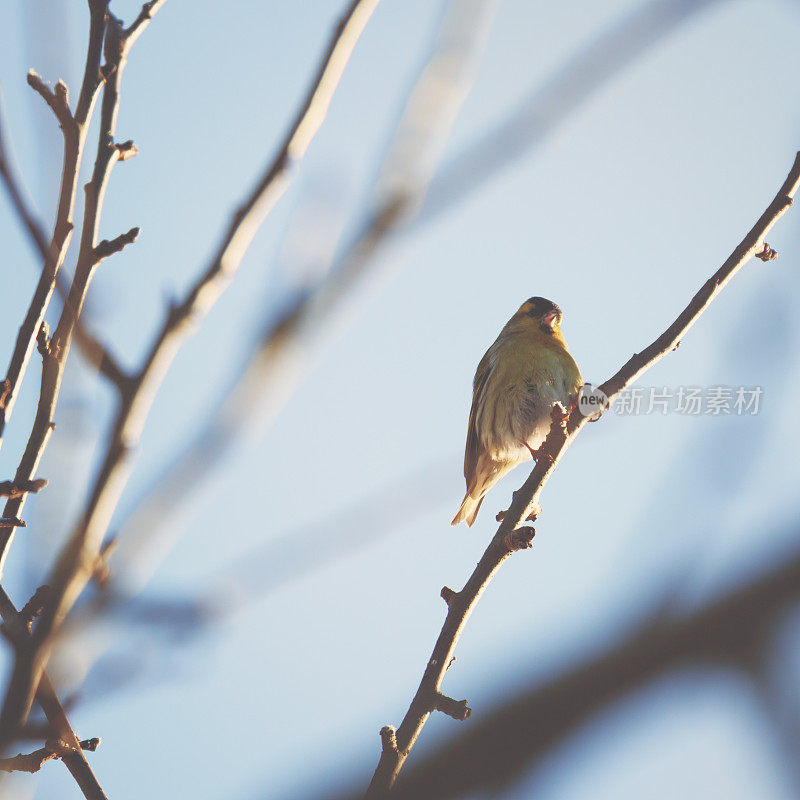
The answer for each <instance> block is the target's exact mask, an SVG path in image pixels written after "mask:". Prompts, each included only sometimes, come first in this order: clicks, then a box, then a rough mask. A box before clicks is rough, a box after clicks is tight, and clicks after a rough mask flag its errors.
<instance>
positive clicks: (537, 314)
mask: <svg viewBox="0 0 800 800" xmlns="http://www.w3.org/2000/svg"><path fill="white" fill-rule="evenodd" d="M517 314H524V315H526V316H528V317H532V318H533V319H535V320H538V322H539V323H540V324H541V326H542V328H544V329H545V330H552V329H553V328H554V327H555V326H557V325H560V324H561V317H562V314H561V309H560V308H559V307H558V306H557V305H556V304H555V303H554V302H553V301H552V300H547V299H546V298H544V297H529V298H528V299H527V300H526V301H525V302H524V303H523V304H522V306H521V307H520V309H519V311H518V312H517Z"/></svg>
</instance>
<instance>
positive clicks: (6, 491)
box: [0, 478, 47, 497]
mask: <svg viewBox="0 0 800 800" xmlns="http://www.w3.org/2000/svg"><path fill="white" fill-rule="evenodd" d="M45 486H47V481H46V480H45V479H44V478H36V479H35V480H32V481H21V482H20V483H15V482H14V481H0V497H22V495H23V494H25V493H26V492H32V493H33V494H36V493H37V492H40V491H41V490H42V489H44V487H45Z"/></svg>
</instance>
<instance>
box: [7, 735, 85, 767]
mask: <svg viewBox="0 0 800 800" xmlns="http://www.w3.org/2000/svg"><path fill="white" fill-rule="evenodd" d="M78 744H80V746H81V750H89V751H90V752H92V753H93V752H94V751H95V750H97V747H98V745H99V744H100V739H99V738H95V739H82V740H81V741H80V742H78ZM70 752H72V748H71V747H68V746H67V745H65V744H64V742H61V741H58V740H50V741H48V742H47V744H45V746H44V747H40V748H39V749H38V750H34V751H33V752H32V753H26V754H24V755H23V754H22V753H19V755H16V756H12V757H11V758H0V770H1V771H3V772H38V771H39V770H40V769H41V768H42V767H43V766H44V765H45V764H46V763H47V762H48V761H52V760H53V759H54V758H64V757H65V756H66V755H67V754H68V753H70Z"/></svg>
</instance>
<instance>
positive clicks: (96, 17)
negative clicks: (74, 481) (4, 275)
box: [0, 0, 131, 797]
mask: <svg viewBox="0 0 800 800" xmlns="http://www.w3.org/2000/svg"><path fill="white" fill-rule="evenodd" d="M89 7H90V21H91V22H90V41H89V50H88V55H87V63H86V70H85V73H84V83H83V86H82V88H81V98H80V99H79V102H78V109H77V111H76V115H75V121H76V125H77V135H76V136H75V137H69V136H67V131H66V130H65V162H64V163H65V168H64V181H62V195H61V201H60V204H59V212H58V216H57V223H56V229H57V231H58V229H59V223H58V220H60V219H61V218H62V216H63V217H65V218H66V219H69V218H70V217H71V214H72V208H73V205H74V194H75V186H76V181H77V173H78V168H79V164H80V155H81V153H82V147H83V142H84V139H85V133H86V129H87V127H88V119H89V115H90V112H91V109H92V107H93V103H94V98H95V97H96V93H97V89H98V88H99V86H100V85H103V87H104V89H103V102H102V109H101V119H100V134H99V141H98V147H97V157H96V159H95V165H94V170H93V173H92V179H91V180H90V181H89V183H88V184H87V185H86V202H85V205H84V216H83V226H82V232H81V241H80V247H79V252H78V260H77V265H76V269H75V277H74V279H73V281H72V286H71V287H70V291H69V295H68V297H67V299H66V302H65V303H64V307H63V309H62V312H61V316H60V318H59V322H58V325H57V326H56V329H55V332H54V333H53V337H52V340H51V342H50V347H49V348H48V351H49V352H48V353H47V355H45V356H44V358H43V369H42V380H41V392H40V397H39V403H38V407H37V410H36V417H35V419H34V423H33V428H32V430H31V434H30V437H29V439H28V444H27V446H26V448H25V452H24V454H23V456H22V460H21V462H20V465H19V467H18V468H17V473H16V475H15V477H14V482H15V483H19V482H21V481H25V480H31V479H32V478H33V475H34V473H35V470H36V468H37V466H38V463H39V461H40V459H41V457H42V455H43V453H44V450H45V448H46V446H47V441H48V439H49V437H50V434H51V433H52V430H53V428H54V422H53V414H54V412H55V408H56V404H57V401H58V395H59V391H60V388H61V379H62V376H63V371H64V367H65V364H66V360H67V357H68V354H69V349H70V344H71V341H72V337H73V335H74V334H75V330H76V327H77V320H78V317H79V316H80V313H81V309H82V307H83V302H84V300H85V297H86V292H87V290H88V287H89V283H90V281H91V278H92V276H93V274H94V269H95V267H96V265H97V261H96V259H95V247H96V242H97V231H98V227H99V222H100V213H101V210H102V205H103V199H104V196H105V191H106V187H107V185H108V178H109V176H110V174H111V170H112V168H113V166H114V164H115V163H116V161H117V160H118V159H119V156H120V153H119V151H118V150H117V149H116V148H115V146H114V144H113V137H114V130H115V126H116V119H117V109H118V106H119V90H120V84H121V77H122V71H123V67H124V65H125V60H126V57H127V54H128V52H129V50H130V44H131V42H128V41H127V40H126V39H124V37H123V38H122V39H121V40H120V30H121V25H120V24H119V22H118V20H116V19H115V18H114V17H113V16H112V15H110V14H109V15H108V16H106V15H107V8H108V2H107V0H102V2H101V0H90V3H89ZM104 39H105V45H106V47H105V55H106V58H107V59H110V60H109V63H107V64H106V68H105V70H104V71H103V72H102V73H101V71H100V66H99V60H100V57H101V52H102V50H103V40H104ZM104 75H106V76H108V77H107V78H106V79H104V78H103V76H104ZM56 238H57V234H56V236H54V240H55V239H56ZM59 241H60V240H59ZM63 244H64V246H63V248H62V250H63V252H60V255H59V259H58V260H56V262H55V263H54V264H53V269H54V270H55V271H53V269H50V268H49V267H50V262H48V264H47V265H46V268H45V270H43V273H42V280H40V284H39V287H37V297H38V293H39V290H40V289H41V290H42V292H43V295H44V299H43V300H42V301H41V302H38V300H37V297H35V298H34V302H32V304H31V311H30V312H29V317H33V316H34V315H35V316H36V326H35V328H34V330H33V337H32V340H31V341H33V340H35V338H36V335H37V333H38V330H39V326H40V324H41V318H42V317H43V314H44V308H45V307H46V305H47V301H49V299H50V297H51V295H52V292H53V288H54V286H55V279H56V274H57V267H58V265H59V264H60V260H63V255H64V254H65V252H66V240H65V241H64V243H63ZM53 251H54V248H53V247H51V252H53ZM45 278H47V280H44V279H45ZM28 323H29V320H28V319H26V325H27V324H28ZM21 336H22V331H21ZM30 346H32V344H31V345H30ZM30 346H29V349H30ZM25 360H27V358H26V359H25ZM11 383H12V386H13V385H14V381H12V382H11ZM24 500H25V496H24V495H23V496H22V497H18V498H10V499H9V500H8V502H7V503H6V509H5V512H4V517H11V518H16V517H18V514H19V510H20V509H21V508H22V505H23V503H24ZM13 530H14V528H13V527H0V577H1V576H2V567H3V564H4V563H5V559H6V556H7V554H8V550H9V546H10V544H11V540H12V536H13ZM54 596H55V597H58V590H57V589H54ZM6 610H7V611H8V613H10V614H12V615H13V614H14V609H13V605H11V606H10V608H7V609H6ZM47 612H48V609H45V611H44V613H43V614H42V617H41V618H40V623H41V622H42V621H44V620H47V617H48V614H47ZM39 627H40V625H37V627H36V629H35V631H38V629H39ZM35 631H34V635H33V636H32V637H30V641H28V642H27V643H26V645H25V646H24V647H23V646H18V647H17V649H16V651H15V658H14V663H15V667H14V671H13V673H12V676H11V679H10V681H9V683H8V686H7V690H6V696H5V701H4V703H3V707H2V711H0V749H2V748H3V747H5V746H7V745H8V743H9V742H10V741H12V740H13V738H14V736H15V735H16V731H17V730H18V729H19V727H20V725H21V724H23V723H24V722H25V720H26V719H27V715H28V712H29V710H30V706H31V702H32V701H33V698H34V695H36V694H37V689H38V687H40V680H41V681H44V680H45V676H44V663H43V662H44V660H45V659H46V656H45V654H44V650H45V649H49V647H50V645H51V642H48V643H47V648H43V647H42V645H41V642H39V641H37V640H36V638H35ZM45 638H46V637H45ZM43 656H45V658H43ZM51 710H52V709H51ZM70 731H71V729H70ZM62 738H63V737H62ZM65 762H66V763H67V764H68V766H69V763H70V762H69V760H68V759H65ZM78 767H79V768H80V769H83V767H82V765H78ZM92 779H93V776H92ZM76 780H78V781H79V784H81V780H79V779H78V777H77V776H76ZM82 780H83V783H82V784H81V785H82V788H83V787H84V784H86V785H88V784H90V783H92V781H91V780H89V779H88V778H87V776H86V775H83V779H82ZM88 788H89V789H90V791H91V792H92V796H95V797H98V796H102V790H101V789H100V787H99V786H97V785H96V781H94V785H92V786H89V787H88ZM98 793H99V794H98ZM87 796H89V795H87Z"/></svg>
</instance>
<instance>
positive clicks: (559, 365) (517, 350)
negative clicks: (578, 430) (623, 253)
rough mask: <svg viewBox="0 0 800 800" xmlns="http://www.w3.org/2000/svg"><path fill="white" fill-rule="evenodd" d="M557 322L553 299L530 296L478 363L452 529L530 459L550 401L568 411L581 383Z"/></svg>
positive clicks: (543, 432) (546, 424)
mask: <svg viewBox="0 0 800 800" xmlns="http://www.w3.org/2000/svg"><path fill="white" fill-rule="evenodd" d="M561 320H562V313H561V309H560V308H559V307H558V306H557V305H556V304H555V303H554V302H552V301H551V300H546V299H545V298H544V297H531V298H529V299H528V300H526V301H525V302H524V303H523V304H522V305H521V306H520V307H519V309H518V310H517V312H516V313H515V314H514V316H513V317H511V319H510V320H509V321H508V322H507V323H506V324H505V326H504V327H503V330H502V331H500V335H499V336H498V337H497V339H495V341H494V344H492V346H491V347H490V348H489V349H488V350H487V351H486V353H485V354H484V356H483V358H482V359H481V360H480V363H479V364H478V369H477V370H476V372H475V380H474V381H473V385H472V408H471V409H470V412H469V424H468V427H467V446H466V452H465V454H464V477H465V478H466V481H467V493H466V495H465V496H464V500H463V502H462V503H461V507H460V508H459V509H458V512H457V513H456V515H455V517H453V521H452V522H451V523H450V524H451V525H458V524H459V523H460V522H466V523H467V525H468V526H470V527H471V526H472V524H473V523H474V522H475V518H476V517H477V515H478V510H479V509H480V507H481V503H482V502H483V498H484V497H485V495H486V493H487V492H488V491H489V489H491V488H492V486H494V485H495V484H496V483H497V482H498V481H499V480H500V479H501V478H502V477H503V476H504V475H506V474H507V473H508V472H509V471H511V470H512V469H513V468H514V467H516V466H517V465H518V464H520V463H522V462H523V461H526V460H528V459H531V458H534V459H535V458H536V457H537V450H538V448H539V447H540V446H541V445H542V442H544V440H545V438H546V437H547V433H548V431H549V430H550V424H551V415H552V410H553V407H554V406H555V405H556V403H560V404H561V405H562V406H564V408H565V409H569V408H571V407H572V405H573V404H574V403H575V402H576V401H577V399H578V395H579V392H580V387H581V385H582V384H583V380H582V378H581V373H580V370H579V369H578V365H577V364H576V363H575V360H574V359H573V358H572V356H571V355H570V353H569V350H568V349H567V343H566V342H565V341H564V336H563V334H562V333H561Z"/></svg>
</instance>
